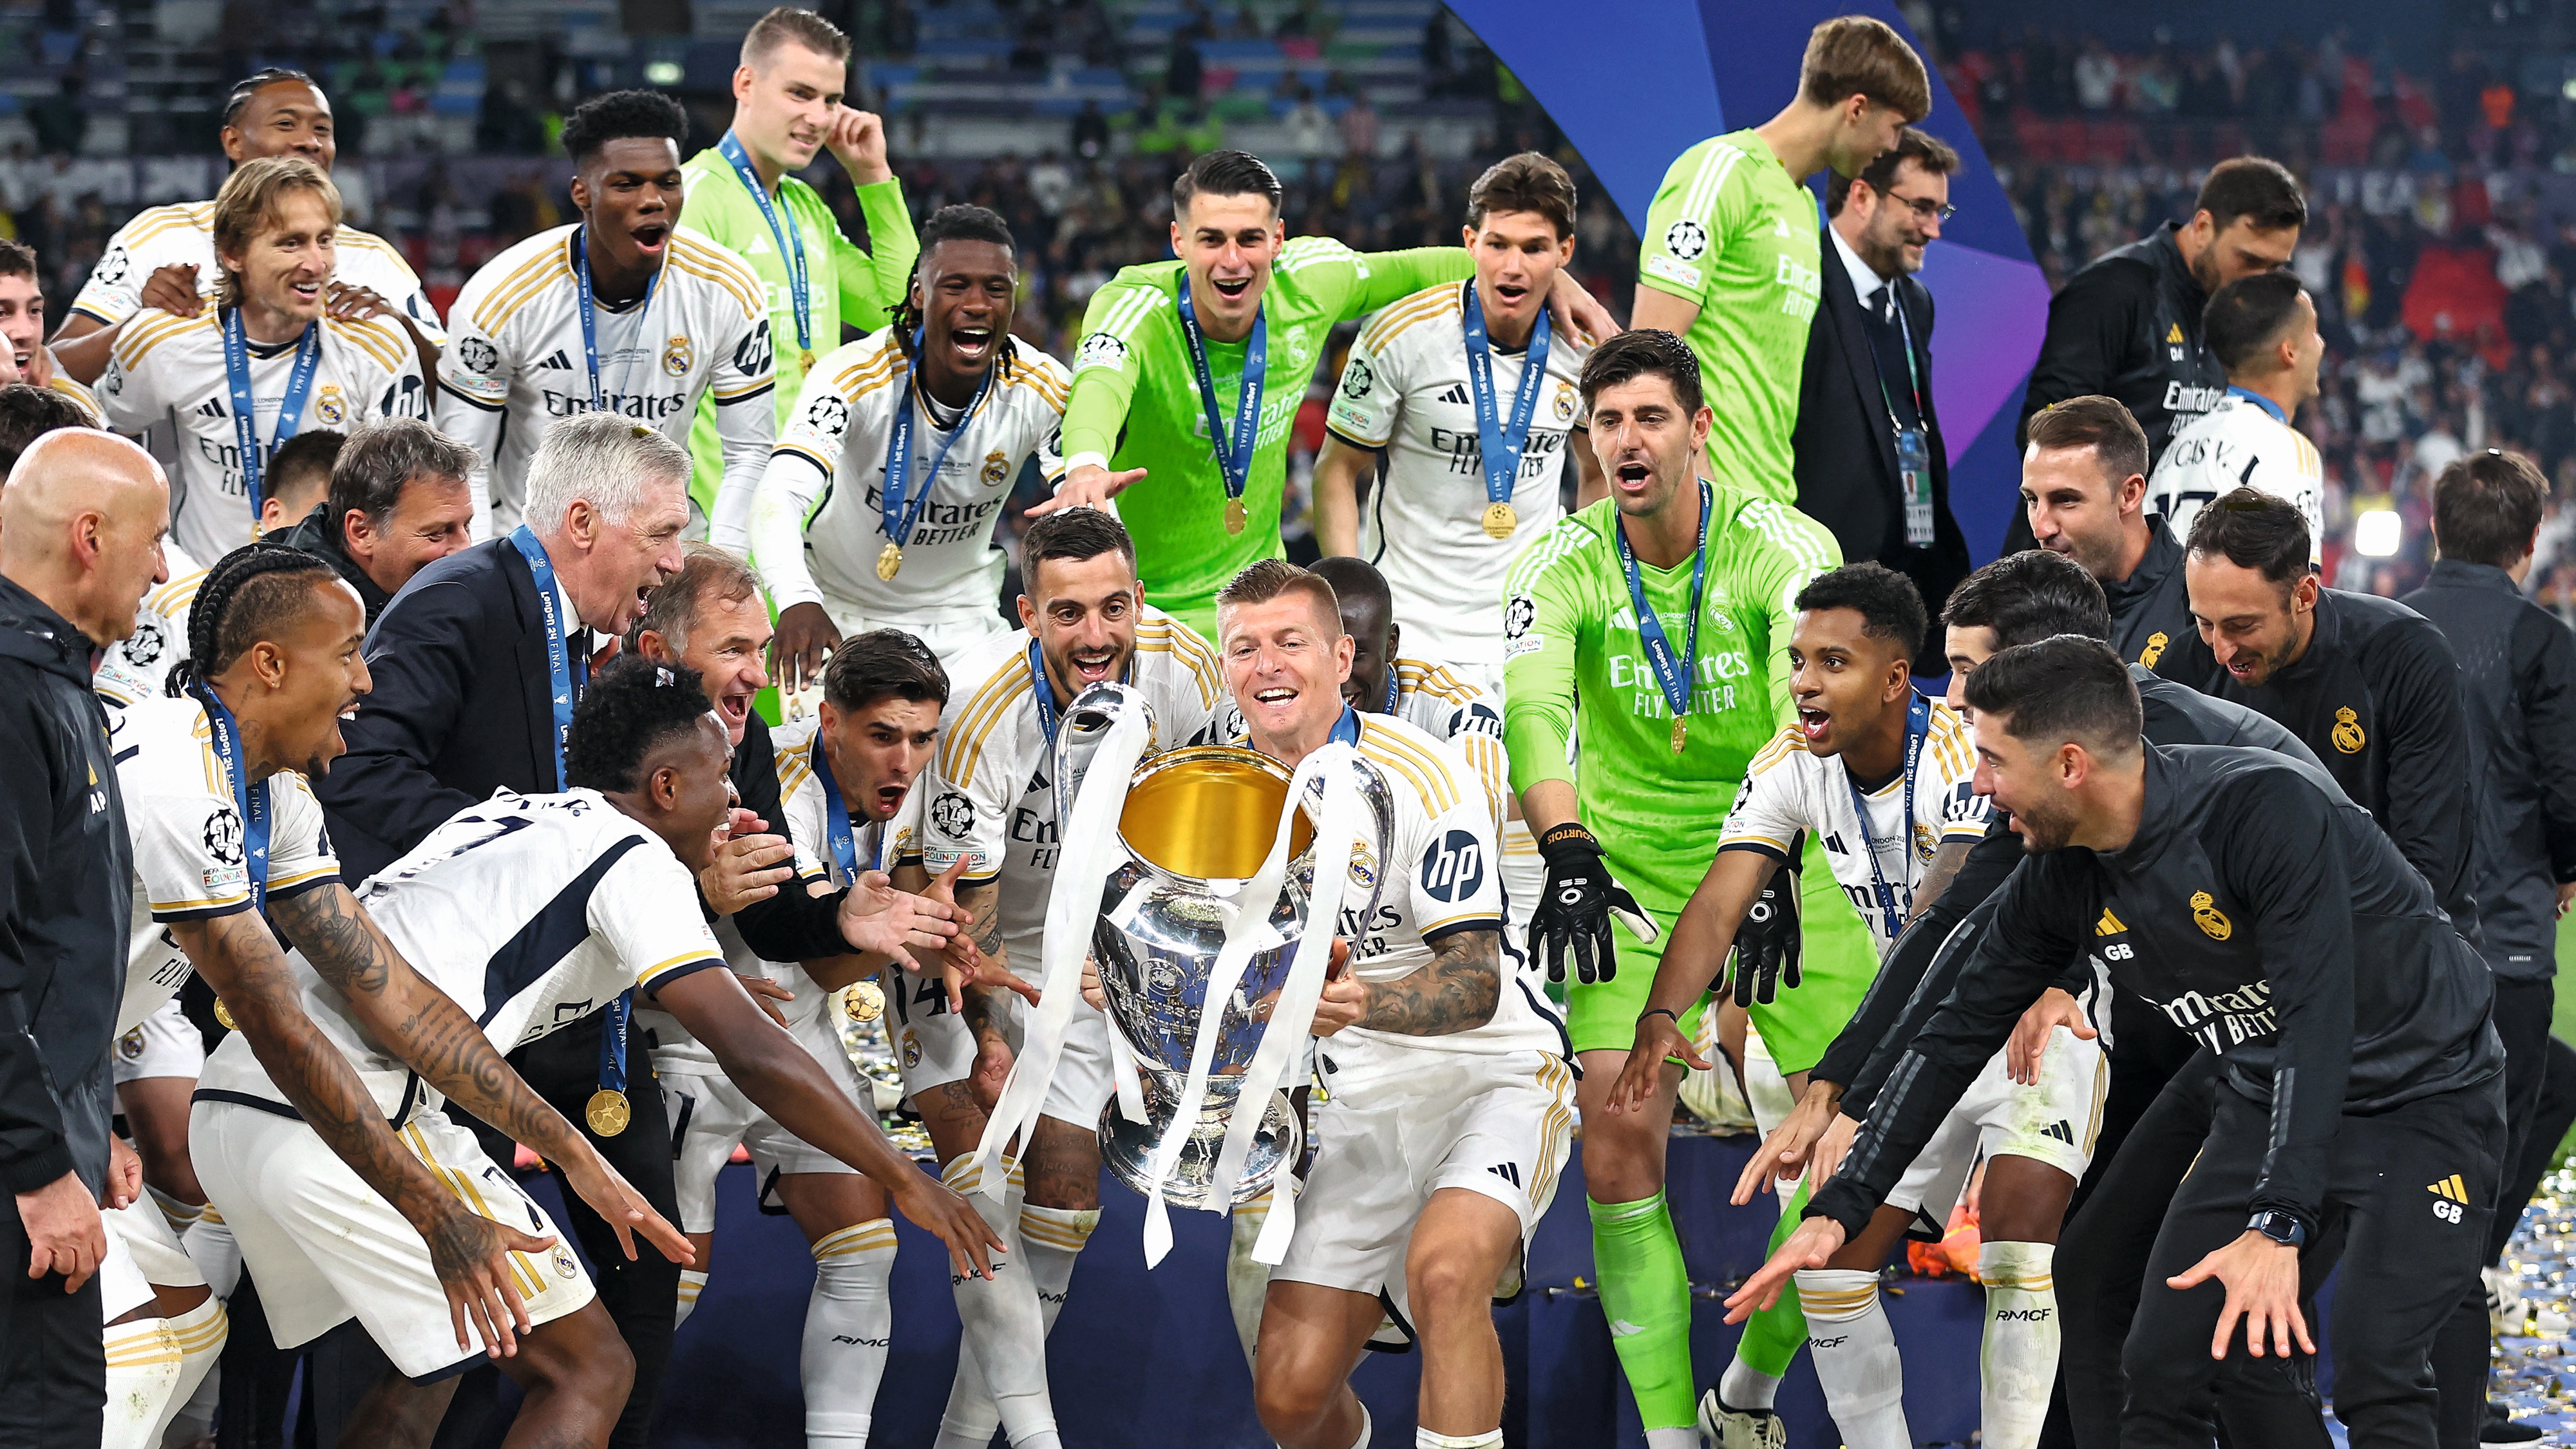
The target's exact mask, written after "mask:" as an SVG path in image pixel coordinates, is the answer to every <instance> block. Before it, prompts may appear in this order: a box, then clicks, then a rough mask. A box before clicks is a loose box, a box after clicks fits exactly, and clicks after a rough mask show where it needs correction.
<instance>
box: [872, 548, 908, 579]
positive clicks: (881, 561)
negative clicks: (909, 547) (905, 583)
mask: <svg viewBox="0 0 2576 1449" xmlns="http://www.w3.org/2000/svg"><path fill="white" fill-rule="evenodd" d="M902 572H903V545H902V544H899V543H890V544H887V545H886V546H885V548H884V549H883V550H881V551H880V552H879V553H878V554H877V577H878V578H881V579H885V580H887V581H889V582H891V581H892V580H893V578H894V576H895V575H896V574H899V573H902Z"/></svg>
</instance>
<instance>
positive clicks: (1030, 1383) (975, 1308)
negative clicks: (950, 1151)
mask: <svg viewBox="0 0 2576 1449" xmlns="http://www.w3.org/2000/svg"><path fill="white" fill-rule="evenodd" d="M974 1163H975V1159H974V1158H973V1157H972V1156H971V1155H967V1154H960V1155H959V1156H958V1157H957V1158H956V1159H955V1160H954V1161H952V1162H950V1163H949V1164H948V1167H947V1169H946V1170H945V1171H944V1172H943V1173H941V1175H940V1176H941V1180H942V1181H944V1182H946V1183H947V1184H948V1186H949V1187H950V1188H951V1189H952V1190H954V1191H955V1192H957V1193H958V1194H959V1195H961V1196H963V1197H964V1198H965V1199H966V1200H967V1201H968V1202H970V1203H973V1204H974V1205H975V1211H976V1212H978V1213H980V1214H982V1215H983V1218H984V1221H985V1223H986V1225H988V1226H989V1227H991V1228H992V1229H993V1231H994V1232H995V1233H996V1234H998V1235H999V1236H1000V1237H1001V1239H1002V1241H1003V1242H1004V1243H1005V1244H1007V1245H1008V1246H1007V1247H1006V1248H1005V1249H1004V1251H1002V1252H999V1253H995V1254H994V1255H993V1276H992V1277H991V1278H960V1277H958V1276H956V1275H955V1274H954V1273H951V1274H950V1275H949V1284H950V1287H951V1288H952V1289H953V1291H954V1292H955V1293H956V1295H957V1317H958V1320H959V1321H960V1322H961V1323H962V1324H963V1325H964V1328H965V1334H964V1339H963V1341H962V1342H961V1343H960V1344H959V1345H958V1349H957V1377H956V1380H955V1381H954V1382H953V1383H951V1384H950V1385H949V1389H948V1408H947V1410H946V1411H945V1412H944V1413H942V1414H941V1415H940V1420H939V1439H938V1443H939V1444H940V1445H943V1446H947V1449H983V1446H985V1445H987V1444H990V1443H992V1442H993V1431H994V1430H995V1429H996V1428H1001V1429H1006V1430H1007V1431H1008V1432H1009V1434H1010V1440H1011V1443H1012V1445H1013V1446H1015V1449H1056V1446H1057V1444H1058V1442H1059V1441H1058V1440H1057V1438H1056V1428H1055V1404H1054V1401H1053V1400H1052V1399H1050V1398H1049V1397H1048V1394H1047V1377H1046V1320H1045V1318H1044V1316H1043V1315H1041V1314H1040V1313H1039V1311H1038V1295H1037V1287H1036V1285H1035V1284H1034V1283H1033V1282H1032V1281H1031V1280H1030V1278H1029V1272H1028V1264H1027V1262H1026V1260H1025V1258H1024V1257H1023V1256H1022V1254H1021V1252H1020V1210H1021V1202H1022V1197H1021V1194H1022V1192H1023V1191H1024V1190H1025V1184H1024V1180H1023V1178H1022V1177H1021V1174H1020V1168H1019V1164H1017V1163H1013V1164H1012V1165H1011V1176H1010V1183H1009V1186H1008V1187H1007V1188H1006V1189H1005V1190H1004V1192H1003V1194H1002V1201H1001V1202H1000V1203H999V1204H998V1205H997V1204H995V1203H994V1201H993V1200H992V1199H991V1198H989V1197H986V1196H985V1195H984V1194H983V1193H981V1192H979V1191H977V1190H976V1184H977V1182H978V1181H979V1180H980V1174H978V1173H977V1172H976V1171H975V1166H974ZM1015 1260H1016V1266H1015V1265H1014V1263H1015ZM987 1364H991V1365H992V1366H993V1372H991V1373H987V1372H986V1370H985V1365H987ZM997 1380H998V1386H997V1382H996V1381H997Z"/></svg>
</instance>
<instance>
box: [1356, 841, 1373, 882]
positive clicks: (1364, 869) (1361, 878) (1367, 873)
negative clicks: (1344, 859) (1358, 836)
mask: <svg viewBox="0 0 2576 1449" xmlns="http://www.w3.org/2000/svg"><path fill="white" fill-rule="evenodd" d="M1351 884H1353V885H1355V886H1358V887H1359V888H1360V889H1362V890H1374V889H1376V888H1377V852H1375V851H1373V850H1371V849H1369V848H1368V842H1366V841H1353V842H1351Z"/></svg>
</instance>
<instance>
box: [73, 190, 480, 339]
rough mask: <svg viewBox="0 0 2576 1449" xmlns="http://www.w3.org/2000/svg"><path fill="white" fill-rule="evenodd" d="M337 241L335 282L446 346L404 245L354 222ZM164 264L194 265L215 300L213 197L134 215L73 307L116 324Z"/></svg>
mask: <svg viewBox="0 0 2576 1449" xmlns="http://www.w3.org/2000/svg"><path fill="white" fill-rule="evenodd" d="M334 241H335V243H336V246H335V250H336V251H337V253H338V255H337V257H336V259H335V260H334V261H333V263H332V273H331V279H332V280H333V281H335V282H346V283H347V284H349V285H350V286H352V287H364V288H366V289H367V290H368V291H371V292H373V293H375V294H376V295H377V296H380V297H382V298H384V299H385V302H386V304H387V305H388V306H391V307H395V308H397V309H399V310H400V311H401V312H402V314H403V315H404V316H405V317H408V318H410V319H411V321H412V324H413V325H414V326H417V327H418V328H420V330H421V333H422V335H424V336H426V337H427V338H428V339H429V340H430V341H431V342H432V343H433V344H436V345H439V346H444V345H446V342H447V329H446V327H445V326H444V325H443V324H442V323H440V321H439V320H438V309H437V308H435V307H433V306H431V305H430V304H429V295H428V294H427V293H426V292H424V291H422V290H421V285H420V278H419V276H418V275H416V274H415V273H414V272H413V271H412V269H411V263H409V262H407V261H405V260H403V254H402V252H401V250H400V249H398V248H397V247H395V246H394V244H393V243H391V242H389V241H386V240H385V239H384V238H383V237H380V236H377V235H375V234H374V233H372V232H364V231H360V230H358V229H357V228H356V227H354V226H343V227H341V228H340V230H339V232H338V234H337V235H336V236H335V238H334ZM167 266H192V267H195V268H196V269H197V295H198V296H200V297H204V298H206V299H208V300H209V301H210V302H211V301H212V300H213V298H214V295H215V289H216V288H217V287H218V286H220V285H221V284H222V282H223V269H222V268H221V267H219V266H217V265H216V264H215V204H214V203H213V202H212V201H182V202H177V203H174V204H172V205H169V206H154V207H147V208H145V209H144V210H142V211H138V212H136V213H135V214H134V216H133V219H131V220H129V221H127V222H126V223H125V225H123V226H121V227H118V228H117V229H116V235H114V236H112V237H109V238H108V240H107V250H106V251H104V252H102V253H100V254H99V258H98V265H97V266H95V267H92V268H90V273H89V280H88V281H87V282H85V283H83V284H82V286H81V289H80V295H78V296H76V297H74V298H72V311H74V312H76V313H78V314H80V315H81V316H84V317H88V318H91V319H93V320H95V321H99V322H103V323H106V324H107V325H108V326H110V327H113V326H115V325H116V324H117V323H119V322H122V321H124V320H125V319H126V318H128V317H131V316H133V315H134V314H135V313H136V312H137V311H139V310H141V308H142V306H143V284H144V283H146V282H148V281H150V280H152V274H153V273H154V272H157V271H159V270H160V269H162V268H163V267H167ZM394 330H395V331H397V332H399V331H401V330H402V329H401V328H400V327H396V328H395V329H394ZM403 345H404V346H405V347H409V346H411V339H410V338H409V337H405V338H404V339H403Z"/></svg>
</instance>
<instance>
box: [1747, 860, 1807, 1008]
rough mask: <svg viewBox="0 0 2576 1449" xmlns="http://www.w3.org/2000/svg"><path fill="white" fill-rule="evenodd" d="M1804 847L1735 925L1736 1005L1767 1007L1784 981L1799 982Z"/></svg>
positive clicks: (1790, 985)
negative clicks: (1800, 872) (1800, 880)
mask: <svg viewBox="0 0 2576 1449" xmlns="http://www.w3.org/2000/svg"><path fill="white" fill-rule="evenodd" d="M1802 850H1803V846H1800V848H1799V849H1793V850H1792V851H1791V852H1790V855H1789V861H1788V863H1787V864H1785V865H1783V866H1781V867H1780V868H1779V869H1778V870H1775V871H1773V872H1771V879H1770V880H1768V881H1766V882H1764V884H1763V886H1762V894H1760V895H1759V896H1756V897H1754V900H1753V905H1752V907H1751V908H1750V909H1748V910H1746V911H1745V913H1744V923H1743V924H1742V925H1739V926H1737V927H1736V928H1735V950H1734V955H1733V962H1734V968H1735V969H1734V975H1735V1004H1736V1005H1738V1006H1751V1005H1754V1004H1755V1003H1756V1002H1759V1003H1760V1004H1762V1005H1764V1006H1769V1005H1770V1004H1771V1003H1772V1002H1773V1001H1774V1000H1776V999H1777V998H1778V997H1779V994H1780V988H1781V987H1782V986H1783V985H1786V986H1787V987H1788V988H1789V989H1790V990H1792V991H1794V990H1796V989H1797V986H1798V957H1799V953H1800V951H1801V949H1802V947H1801V946H1800V943H1799V934H1798V857H1799V854H1800V853H1801V852H1802Z"/></svg>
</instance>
